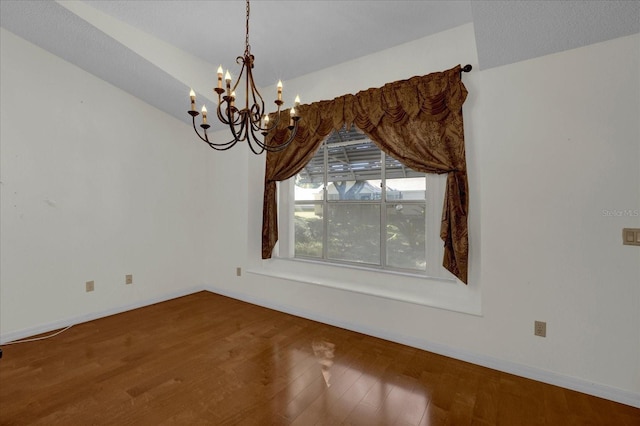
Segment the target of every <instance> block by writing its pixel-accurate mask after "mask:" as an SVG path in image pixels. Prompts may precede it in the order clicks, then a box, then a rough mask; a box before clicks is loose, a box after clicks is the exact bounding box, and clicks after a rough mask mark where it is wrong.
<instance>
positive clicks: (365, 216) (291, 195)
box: [279, 128, 447, 277]
mask: <svg viewBox="0 0 640 426" xmlns="http://www.w3.org/2000/svg"><path fill="white" fill-rule="evenodd" d="M445 179H446V176H445V177H443V176H438V175H434V174H425V173H420V172H416V171H414V170H412V169H410V168H408V167H406V166H404V165H403V164H401V163H400V162H399V161H398V160H396V159H394V158H392V157H390V156H388V155H386V154H385V153H384V152H382V151H381V150H380V149H379V148H378V147H377V146H376V145H375V144H374V143H373V142H372V141H371V140H370V139H368V138H367V137H366V136H365V135H364V134H362V133H360V132H359V131H358V130H357V129H355V128H351V129H349V130H346V129H342V130H340V131H338V132H334V133H333V134H332V135H330V136H329V138H328V139H327V140H326V141H325V142H324V143H323V144H322V146H321V147H320V149H319V150H318V152H317V153H316V155H315V156H314V157H313V159H312V160H311V161H310V162H309V164H307V166H306V167H305V168H304V169H303V170H302V171H301V172H300V173H299V174H298V175H296V176H295V177H294V178H292V179H290V180H289V181H288V182H285V183H283V185H282V186H281V188H280V191H281V202H280V206H281V212H280V218H281V219H282V220H283V221H284V222H285V223H283V224H282V225H284V226H281V231H284V232H281V246H280V251H279V252H280V256H283V255H284V256H286V257H295V258H299V259H313V260H318V261H323V262H331V263H339V264H347V265H357V266H363V267H370V268H377V269H385V270H393V271H399V272H409V273H414V274H416V273H417V274H423V275H429V276H436V277H446V276H447V274H446V271H445V270H444V268H442V267H441V266H440V264H441V261H442V252H443V251H442V242H441V240H440V238H439V233H440V216H441V212H442V202H443V199H444V192H443V191H444V182H445ZM285 209H286V210H287V211H283V210H285ZM287 213H289V214H287ZM283 234H284V235H283Z"/></svg>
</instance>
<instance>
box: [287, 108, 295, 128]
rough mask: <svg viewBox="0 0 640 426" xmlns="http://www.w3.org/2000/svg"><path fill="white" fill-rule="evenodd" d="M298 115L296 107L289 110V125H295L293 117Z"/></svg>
mask: <svg viewBox="0 0 640 426" xmlns="http://www.w3.org/2000/svg"><path fill="white" fill-rule="evenodd" d="M295 116H296V109H295V108H291V109H290V110H289V126H293V117H295Z"/></svg>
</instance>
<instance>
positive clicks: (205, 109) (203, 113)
mask: <svg viewBox="0 0 640 426" xmlns="http://www.w3.org/2000/svg"><path fill="white" fill-rule="evenodd" d="M202 124H207V107H206V106H204V105H202Z"/></svg>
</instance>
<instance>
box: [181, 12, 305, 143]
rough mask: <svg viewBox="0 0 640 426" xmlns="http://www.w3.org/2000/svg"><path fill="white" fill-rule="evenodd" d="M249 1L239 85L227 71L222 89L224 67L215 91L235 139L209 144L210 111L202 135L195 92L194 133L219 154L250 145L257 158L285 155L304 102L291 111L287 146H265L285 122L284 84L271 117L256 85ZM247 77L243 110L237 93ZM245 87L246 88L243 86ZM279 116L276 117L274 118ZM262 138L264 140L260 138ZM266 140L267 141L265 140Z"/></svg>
mask: <svg viewBox="0 0 640 426" xmlns="http://www.w3.org/2000/svg"><path fill="white" fill-rule="evenodd" d="M249 9H250V8H249V0H247V20H246V33H245V44H244V54H243V55H242V56H238V57H237V58H236V63H237V64H240V65H242V67H241V69H240V74H239V75H238V79H237V80H236V82H235V84H234V85H233V86H232V85H231V74H229V70H227V72H226V74H225V76H224V81H225V85H226V88H223V87H222V71H223V70H222V66H220V67H218V86H217V87H216V88H214V89H213V91H214V92H216V93H217V94H218V106H217V108H216V115H217V117H218V120H220V122H222V123H223V124H225V125H227V126H228V127H229V130H230V131H231V135H232V136H233V139H231V140H230V141H228V142H224V143H215V142H212V141H210V140H209V136H208V135H207V129H208V128H209V127H211V126H210V125H209V124H208V122H207V108H206V106H204V105H203V106H202V123H201V124H200V127H201V128H202V133H201V132H200V131H199V130H198V128H197V127H196V117H197V116H199V115H200V113H199V112H198V111H197V110H196V94H195V92H194V91H193V89H192V90H191V92H190V93H189V96H190V98H191V109H190V110H189V111H188V112H189V115H191V117H192V120H193V130H195V132H196V134H197V135H198V137H199V138H200V139H202V140H203V141H204V142H205V143H207V144H208V145H209V146H210V147H211V148H213V149H215V150H218V151H225V150H227V149H230V148H232V147H234V146H235V144H236V143H238V142H242V141H247V142H248V144H249V148H251V151H253V153H254V154H261V153H263V152H264V151H265V150H267V151H274V152H277V151H281V150H283V149H285V148H286V147H287V146H288V145H289V144H290V143H291V141H292V140H293V138H294V137H295V135H296V131H297V130H298V121H299V120H300V116H299V115H298V112H297V111H296V107H297V106H298V105H300V98H299V97H298V96H296V99H295V101H294V106H293V107H292V108H291V109H290V110H289V125H288V129H289V138H288V139H287V140H286V141H285V142H284V143H279V144H277V145H269V144H267V143H266V142H265V140H266V136H267V135H268V134H269V132H270V131H272V130H274V129H275V128H276V127H277V126H278V124H279V123H280V119H281V111H280V107H281V106H282V105H283V104H284V102H283V101H282V81H278V86H277V98H276V100H275V101H274V102H275V104H276V105H277V107H278V109H277V111H276V113H275V114H272V115H271V117H272V118H271V119H270V118H269V114H267V113H266V112H265V108H264V100H263V99H262V95H260V92H259V91H258V89H257V88H256V85H255V82H254V81H253V72H252V69H253V61H254V56H253V55H252V54H251V45H250V44H249V11H250V10H249ZM243 77H244V91H245V93H244V106H242V107H241V109H239V108H238V107H237V106H236V89H237V87H238V85H239V84H240V82H241V81H243V80H242V79H243ZM241 87H242V86H241ZM274 116H275V117H274ZM260 135H261V136H260ZM261 138H263V139H261Z"/></svg>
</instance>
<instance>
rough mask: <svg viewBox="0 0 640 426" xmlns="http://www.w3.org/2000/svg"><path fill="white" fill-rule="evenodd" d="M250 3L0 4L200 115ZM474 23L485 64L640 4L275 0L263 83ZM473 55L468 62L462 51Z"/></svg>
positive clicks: (588, 31)
mask: <svg viewBox="0 0 640 426" xmlns="http://www.w3.org/2000/svg"><path fill="white" fill-rule="evenodd" d="M244 15H245V5H244V2H243V1H133V0H129V1H82V2H81V1H51V0H45V1H42V0H38V1H28V0H22V1H13V0H1V1H0V24H1V26H2V27H3V28H5V29H7V30H9V31H11V32H13V33H15V34H16V35H18V36H20V37H22V38H24V39H26V40H28V41H30V42H32V43H34V44H36V45H38V46H40V47H42V48H43V49H45V50H47V51H49V52H51V53H53V54H55V55H57V56H59V57H61V58H63V59H65V60H67V61H69V62H71V63H73V64H76V65H77V66H79V67H81V68H83V69H84V70H86V71H88V72H90V73H92V74H94V75H96V76H98V77H100V78H102V79H103V80H105V81H107V82H109V83H111V84H113V85H115V86H117V87H120V88H122V89H123V90H125V91H127V92H129V93H131V94H132V95H134V96H136V97H138V98H140V99H142V100H143V101H145V102H147V103H149V104H151V105H153V106H155V107H157V108H159V109H161V110H163V111H165V112H167V113H169V114H171V115H173V116H175V117H176V118H178V119H180V120H183V121H185V122H190V121H189V120H188V116H187V115H186V114H185V113H184V99H185V93H186V92H187V91H188V86H193V87H195V88H196V90H197V91H198V92H199V93H198V95H199V96H205V97H207V96H208V95H207V94H206V93H207V92H210V87H211V85H212V84H214V81H213V78H214V74H213V72H214V70H215V68H217V66H218V64H224V65H225V66H226V67H231V66H232V65H234V62H235V58H236V56H238V55H240V54H241V53H242V51H243V49H244V17H245V16H244ZM469 22H473V24H474V29H475V34H476V44H477V51H478V60H479V68H480V69H488V68H492V67H496V66H500V65H505V64H509V63H513V62H517V61H521V60H525V59H529V58H534V57H538V56H542V55H546V54H550V53H555V52H559V51H563V50H566V49H571V48H575V47H580V46H584V45H588V44H591V43H596V42H599V41H604V40H609V39H612V38H616V37H620V36H624V35H628V34H633V33H637V32H640V2H639V1H597V0H594V1H495V0H494V1H479V0H474V1H402V0H399V1H381V0H372V1H365V0H357V1H347V0H343V1H337V0H334V1H321V0H315V1H309V0H307V1H266V0H255V1H254V2H252V4H251V21H250V25H251V27H250V43H251V47H252V52H253V53H254V54H255V55H256V69H257V70H259V72H257V73H256V80H257V81H256V82H257V83H258V85H259V86H266V85H270V84H273V83H274V82H275V81H277V80H278V79H282V80H284V81H286V80H288V79H292V78H295V77H298V76H301V75H304V74H307V73H309V72H312V71H316V70H319V69H323V68H326V67H329V66H333V65H336V64H338V63H342V62H345V61H347V60H350V59H353V58H355V57H359V56H363V55H366V54H369V53H373V52H375V51H379V50H383V49H385V48H389V47H393V46H396V45H399V44H402V43H405V42H408V41H412V40H415V39H418V38H421V37H425V36H428V35H431V34H435V33H438V32H441V31H444V30H447V29H450V28H454V27H457V26H459V25H462V24H465V23H469ZM461 61H464V58H461Z"/></svg>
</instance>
